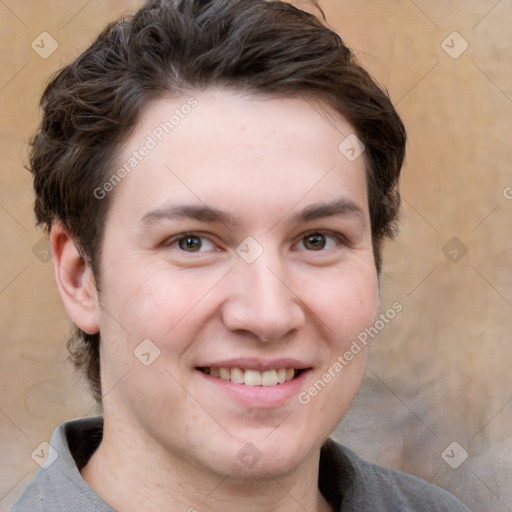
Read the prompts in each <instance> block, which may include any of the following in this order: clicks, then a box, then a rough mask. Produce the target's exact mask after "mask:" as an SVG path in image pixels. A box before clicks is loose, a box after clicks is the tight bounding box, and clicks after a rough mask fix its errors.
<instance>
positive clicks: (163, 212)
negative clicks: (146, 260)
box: [141, 205, 239, 227]
mask: <svg viewBox="0 0 512 512" xmlns="http://www.w3.org/2000/svg"><path fill="white" fill-rule="evenodd" d="M163 219H164V220H178V219H194V220H198V221H201V222H213V223H217V224H225V225H227V226H228V227H231V226H236V225H238V224H239V221H238V220H237V219H236V218H235V217H234V216H233V215H231V214H229V213H227V212H224V211H222V210H219V209H217V208H213V207H211V206H206V205H176V206H169V207H166V208H161V209H156V210H152V211H150V212H148V213H146V214H145V215H144V216H143V217H142V219H141V222H142V223H143V224H152V223H154V222H156V221H159V220H163Z"/></svg>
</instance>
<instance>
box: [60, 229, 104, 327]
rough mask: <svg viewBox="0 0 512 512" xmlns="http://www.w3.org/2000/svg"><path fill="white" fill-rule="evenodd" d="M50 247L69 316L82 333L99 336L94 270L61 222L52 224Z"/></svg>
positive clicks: (62, 297)
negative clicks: (97, 334) (81, 254)
mask: <svg viewBox="0 0 512 512" xmlns="http://www.w3.org/2000/svg"><path fill="white" fill-rule="evenodd" d="M50 247H51V251H52V262H53V270H54V273H55V280H56V282H57V288H58V290H59V293H60V297H61V299H62V302H63V303H64V307H65V308H66V311H67V312H68V315H69V316H70V317H71V320H72V321H73V323H74V324H75V325H76V326H77V327H79V328H80V329H82V331H85V332H86V333H88V334H96V333H97V332H99V323H98V310H99V308H98V305H99V300H98V294H97V290H96V285H95V282H94V275H93V273H92V269H91V268H90V267H89V265H87V264H86V263H85V261H84V259H83V258H82V257H81V256H80V254H79V252H78V250H77V248H76V245H75V242H74V240H73V239H72V238H71V236H70V235H69V233H68V232H67V231H66V230H65V229H64V227H63V226H62V224H60V223H59V222H56V223H54V224H52V227H51V230H50Z"/></svg>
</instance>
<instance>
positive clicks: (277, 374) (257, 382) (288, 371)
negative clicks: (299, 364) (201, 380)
mask: <svg viewBox="0 0 512 512" xmlns="http://www.w3.org/2000/svg"><path fill="white" fill-rule="evenodd" d="M198 370H200V371H201V372H203V373H206V375H210V376H211V377H216V378H218V379H222V380H226V381H230V382H233V383H234V384H244V385H245V386H267V387H268V386H277V385H278V384H284V383H285V382H289V381H291V380H293V379H295V378H296V377H298V376H299V375H300V374H301V373H302V372H303V371H304V370H297V369H295V368H277V369H275V370H265V371H262V372H260V371H258V370H250V369H244V368H223V367H221V368H219V367H214V366H212V367H204V368H198Z"/></svg>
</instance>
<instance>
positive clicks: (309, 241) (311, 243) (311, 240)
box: [303, 233, 327, 251]
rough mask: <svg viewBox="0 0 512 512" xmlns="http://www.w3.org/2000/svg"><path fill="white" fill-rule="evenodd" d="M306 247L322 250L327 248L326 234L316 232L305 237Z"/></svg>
mask: <svg viewBox="0 0 512 512" xmlns="http://www.w3.org/2000/svg"><path fill="white" fill-rule="evenodd" d="M303 243H304V247H305V248H306V249H308V250H310V251H320V250H322V249H324V248H325V246H326V244H327V241H326V239H325V235H323V234H321V233H315V234H313V235H308V236H306V237H304V238H303Z"/></svg>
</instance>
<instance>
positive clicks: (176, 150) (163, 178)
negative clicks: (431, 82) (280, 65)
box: [111, 89, 367, 221]
mask: <svg viewBox="0 0 512 512" xmlns="http://www.w3.org/2000/svg"><path fill="white" fill-rule="evenodd" d="M326 118H328V120H327V119H326ZM348 136H352V137H353V136H354V130H353V128H352V127H351V125H350V124H349V123H348V122H347V121H346V120H345V119H344V118H343V117H342V116H341V115H339V114H338V113H336V112H335V111H334V110H333V109H332V108H330V107H328V106H327V105H325V104H322V103H321V102H320V101H313V100H310V99H305V98H302V97H296V98H262V97H258V96H252V95H242V94H239V93H235V92H233V91H229V90H222V89H217V90H209V91H203V92H196V93H193V92H191V93H190V94H189V95H183V96H180V97H175V98H171V97H166V98H162V99H159V100H157V101H154V102H152V103H150V104H148V106H147V107H146V108H145V110H144V112H143V114H142V117H141V119H140V121H139V124H138V126H137V127H136V129H135V131H134V132H133V134H132V135H131V137H130V138H129V139H128V140H127V141H126V143H125V144H124V146H123V148H122V149H121V151H120V152H119V154H118V155H117V159H116V162H115V166H114V173H116V172H118V171H119V170H120V169H124V170H125V172H121V174H122V175H123V177H122V179H121V180H119V183H117V184H116V186H115V189H116V190H115V197H114V201H113V205H112V207H111V208H113V209H121V210H126V212H125V213H124V214H125V215H128V216H129V217H130V218H131V220H135V219H134V216H135V215H139V218H140V214H144V210H147V208H149V207H152V208H155V207H158V206H160V205H164V204H168V203H169V201H171V202H172V201H180V202H187V203H191V202H194V203H203V204H208V205H210V206H213V207H216V208H219V209H223V210H225V209H228V210H231V211H232V213H233V214H234V215H235V216H241V215H244V214H250V213H252V214H254V213H255V212H256V211H259V213H260V216H261V217H262V218H268V221H271V219H270V217H271V216H272V214H273V213H276V214H278V213H281V214H282V213H283V212H284V211H286V210H292V209H293V208H294V206H295V205H297V207H301V208H303V207H304V206H307V202H308V201H309V202H311V203H313V202H314V203H318V201H319V200H325V201H330V200H331V201H332V200H335V199H338V198H339V197H340V196H341V197H344V196H346V197H347V199H351V200H353V201H355V202H357V203H358V204H359V205H360V206H361V208H362V209H363V210H364V211H365V212H366V213H367V196H366V175H365V162H364V155H363V154H362V155H361V156H360V157H359V158H356V159H353V160H352V159H348V158H347V157H346V154H344V153H343V152H342V151H340V144H341V143H342V142H343V141H344V139H345V138H346V137H348Z"/></svg>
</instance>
